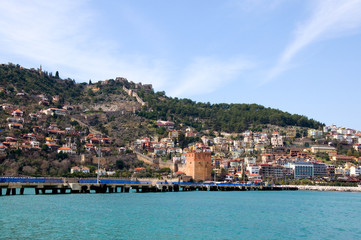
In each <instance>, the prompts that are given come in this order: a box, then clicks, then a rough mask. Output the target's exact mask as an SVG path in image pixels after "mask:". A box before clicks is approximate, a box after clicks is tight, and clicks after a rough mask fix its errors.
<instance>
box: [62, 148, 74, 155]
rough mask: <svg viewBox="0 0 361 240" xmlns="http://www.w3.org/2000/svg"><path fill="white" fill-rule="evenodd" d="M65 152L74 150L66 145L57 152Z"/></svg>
mask: <svg viewBox="0 0 361 240" xmlns="http://www.w3.org/2000/svg"><path fill="white" fill-rule="evenodd" d="M61 152H62V153H67V154H74V153H75V152H74V151H73V150H72V149H71V148H68V147H61V148H59V149H58V153H61Z"/></svg>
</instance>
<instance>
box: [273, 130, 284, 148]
mask: <svg viewBox="0 0 361 240" xmlns="http://www.w3.org/2000/svg"><path fill="white" fill-rule="evenodd" d="M271 144H272V147H273V148H278V147H283V137H282V136H281V135H279V134H278V132H274V133H273V134H272V137H271Z"/></svg>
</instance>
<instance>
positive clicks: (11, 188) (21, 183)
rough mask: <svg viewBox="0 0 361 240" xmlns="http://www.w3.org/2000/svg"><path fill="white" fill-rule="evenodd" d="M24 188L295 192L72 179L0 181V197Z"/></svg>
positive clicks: (46, 190) (238, 186) (66, 191)
mask: <svg viewBox="0 0 361 240" xmlns="http://www.w3.org/2000/svg"><path fill="white" fill-rule="evenodd" d="M25 188H32V189H34V193H35V194H71V193H120V192H122V193H129V192H136V193H149V192H187V191H282V190H298V188H297V187H290V186H263V185H260V184H233V183H214V182H209V183H194V182H174V181H170V182H168V181H138V180H135V181H134V180H120V179H100V180H99V182H97V180H96V179H74V178H18V177H3V178H0V196H3V195H5V196H6V195H7V196H9V195H17V194H19V195H23V194H24V190H25Z"/></svg>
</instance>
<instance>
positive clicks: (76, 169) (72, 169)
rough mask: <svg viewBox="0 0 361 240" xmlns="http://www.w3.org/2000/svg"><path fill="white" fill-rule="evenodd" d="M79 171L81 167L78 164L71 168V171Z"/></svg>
mask: <svg viewBox="0 0 361 240" xmlns="http://www.w3.org/2000/svg"><path fill="white" fill-rule="evenodd" d="M77 172H81V169H80V167H78V166H75V167H72V168H71V169H70V173H77Z"/></svg>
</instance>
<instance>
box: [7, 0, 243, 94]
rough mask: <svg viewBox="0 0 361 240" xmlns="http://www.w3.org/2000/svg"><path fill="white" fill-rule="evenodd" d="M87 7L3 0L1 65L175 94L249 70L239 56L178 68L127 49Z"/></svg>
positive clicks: (142, 26)
mask: <svg viewBox="0 0 361 240" xmlns="http://www.w3.org/2000/svg"><path fill="white" fill-rule="evenodd" d="M0 1H1V0H0ZM88 3H89V2H87V1H72V0H68V1H66V0H64V1H61V2H58V1H27V0H16V1H4V2H2V4H0V12H1V13H3V14H1V15H0V61H3V62H8V61H11V60H10V59H15V62H14V63H17V64H21V65H24V64H23V63H22V62H25V63H26V62H29V63H30V64H31V65H30V64H29V65H30V66H26V65H24V66H25V67H35V68H36V67H38V66H39V65H40V64H42V65H43V68H44V69H45V70H47V71H56V70H58V71H59V72H60V76H61V77H63V78H66V77H71V78H74V79H75V80H76V81H88V80H89V79H92V81H93V82H94V81H97V80H104V79H107V78H115V77H117V76H121V77H126V78H128V79H129V80H131V81H134V82H143V83H152V84H153V85H154V87H155V88H156V90H167V91H169V92H170V93H171V95H172V96H184V95H186V96H194V95H199V94H205V93H211V92H213V91H216V90H217V88H219V87H221V86H222V84H225V83H227V82H229V81H232V80H234V79H235V78H236V77H238V76H240V74H241V73H242V72H243V71H244V70H246V69H248V68H250V63H249V62H247V61H245V60H243V59H240V58H234V59H229V60H225V61H222V60H220V59H217V58H216V57H207V56H203V57H199V58H196V59H194V60H193V61H192V62H191V63H190V64H189V65H187V64H186V65H185V66H179V65H178V64H177V63H176V61H175V60H174V59H165V58H161V57H158V56H162V55H167V54H160V55H156V56H152V55H146V54H139V53H134V52H131V51H126V50H127V49H126V46H123V45H122V44H123V43H122V39H121V37H120V38H117V36H102V34H99V33H98V32H97V31H98V30H99V29H98V28H99V26H98V25H97V24H98V22H99V20H101V19H102V17H103V16H102V14H104V13H103V12H101V11H98V10H97V9H95V8H92V6H91V5H89V4H88ZM129 9H130V10H129ZM122 11H123V13H124V14H123V15H124V16H122V18H123V19H125V21H126V23H129V24H131V25H132V26H134V27H135V28H137V29H138V30H137V31H138V32H139V33H138V34H140V35H142V34H143V36H144V39H146V36H149V37H150V38H152V36H156V37H155V39H154V40H151V42H150V44H151V45H152V46H153V47H154V49H161V48H162V47H163V48H164V49H167V46H166V45H167V44H166V42H167V41H166V38H165V36H166V35H163V34H162V32H161V31H159V29H158V28H157V26H155V25H153V24H151V23H149V21H148V23H147V19H146V18H145V17H143V16H136V15H137V12H136V11H135V10H133V9H132V8H124V9H122ZM124 11H125V12H126V11H129V13H128V14H125V12H124ZM119 49H121V50H122V52H121V53H119V52H120V51H119ZM165 51H166V50H165ZM19 60H21V61H19ZM34 62H35V63H36V65H34ZM49 69H51V70H49ZM64 75H66V76H64Z"/></svg>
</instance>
